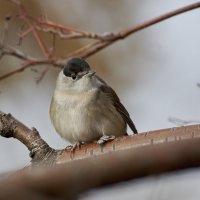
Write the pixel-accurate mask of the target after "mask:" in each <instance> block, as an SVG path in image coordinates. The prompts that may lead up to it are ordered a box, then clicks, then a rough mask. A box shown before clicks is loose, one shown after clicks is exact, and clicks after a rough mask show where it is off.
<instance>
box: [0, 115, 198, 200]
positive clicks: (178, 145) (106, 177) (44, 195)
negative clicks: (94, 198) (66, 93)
mask: <svg viewBox="0 0 200 200" xmlns="http://www.w3.org/2000/svg"><path fill="white" fill-rule="evenodd" d="M0 135H2V136H4V137H14V138H17V139H18V140H19V141H21V142H22V143H24V144H25V145H26V146H27V148H28V149H29V150H30V152H31V155H32V156H33V161H35V162H36V161H37V162H39V161H43V162H44V161H45V162H46V163H48V164H49V162H51V163H52V162H53V163H63V162H64V163H63V164H60V165H56V166H54V167H51V168H49V167H48V166H46V167H45V168H44V167H39V168H34V170H31V171H30V170H23V172H22V171H21V173H16V174H14V175H13V174H12V176H8V177H6V178H2V179H0V191H1V192H0V199H13V198H15V199H30V197H32V199H49V198H50V197H52V198H55V199H57V198H66V199H72V198H75V197H77V195H79V194H80V193H82V192H84V191H86V190H89V189H92V188H96V187H103V186H107V185H110V184H113V183H118V182H121V181H127V180H131V179H135V178H139V177H144V176H147V175H151V174H159V173H163V172H170V171H174V170H180V169H185V168H191V167H199V166H200V157H199V154H200V139H199V137H200V125H193V126H186V127H181V128H174V129H165V130H158V131H153V132H151V133H143V134H139V135H134V136H126V137H122V138H118V139H116V140H115V141H113V142H109V143H107V144H106V145H105V146H104V147H99V145H96V144H88V145H85V146H84V147H82V148H81V149H80V150H79V149H77V150H76V152H75V154H74V155H73V157H70V153H69V152H67V151H65V150H54V149H52V148H51V147H49V146H48V144H47V143H46V142H45V141H44V140H42V138H41V137H40V135H39V133H38V132H37V131H36V130H35V129H34V130H30V129H28V128H27V127H26V126H24V125H23V124H22V123H20V122H19V121H17V120H16V119H14V118H13V117H12V116H11V115H9V114H8V115H7V114H4V113H2V112H0ZM108 152H109V153H108ZM100 154H101V155H100ZM94 155H96V156H94ZM97 155H98V156H97ZM36 158H37V159H36ZM72 158H73V159H75V160H76V161H72V162H67V163H66V161H69V160H71V159H72ZM83 158H85V159H83ZM48 161H49V162H48ZM86 177H87V181H86V180H85V178H86ZM52 180H53V181H52Z"/></svg>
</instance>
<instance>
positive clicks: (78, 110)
mask: <svg viewBox="0 0 200 200" xmlns="http://www.w3.org/2000/svg"><path fill="white" fill-rule="evenodd" d="M100 102H101V103H100ZM50 115H51V120H52V123H53V125H54V127H55V129H56V131H57V132H58V133H59V134H60V135H61V137H63V138H64V139H66V140H68V141H69V142H71V143H75V142H81V141H82V142H92V141H95V140H98V139H99V138H100V137H101V136H103V135H115V136H121V135H124V134H125V132H126V124H125V122H124V120H123V119H122V117H121V115H120V114H119V113H118V112H117V111H116V109H115V108H114V106H112V105H111V102H110V101H109V99H107V98H105V96H102V95H101V94H99V93H98V92H97V89H93V90H91V91H88V92H85V93H84V94H81V96H80V95H79V94H76V95H74V94H73V95H72V94H66V93H65V94H63V93H57V94H55V95H54V98H53V99H52V103H51V110H50Z"/></svg>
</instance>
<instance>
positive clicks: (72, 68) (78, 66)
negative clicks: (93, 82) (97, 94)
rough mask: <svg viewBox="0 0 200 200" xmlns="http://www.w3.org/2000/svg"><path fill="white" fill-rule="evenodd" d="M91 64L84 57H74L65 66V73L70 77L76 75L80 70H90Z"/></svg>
mask: <svg viewBox="0 0 200 200" xmlns="http://www.w3.org/2000/svg"><path fill="white" fill-rule="evenodd" d="M89 70H90V66H89V64H88V63H87V62H86V61H85V60H83V59H82V58H72V59H70V60H69V61H68V62H67V63H66V64H65V66H64V69H63V74H64V75H65V76H68V77H73V76H76V75H77V74H78V73H79V72H84V71H89Z"/></svg>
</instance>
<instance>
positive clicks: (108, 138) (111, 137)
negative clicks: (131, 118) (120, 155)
mask: <svg viewBox="0 0 200 200" xmlns="http://www.w3.org/2000/svg"><path fill="white" fill-rule="evenodd" d="M114 139H115V136H114V135H103V136H102V137H100V139H99V140H98V141H97V144H100V145H102V144H104V143H106V142H108V141H112V140H114Z"/></svg>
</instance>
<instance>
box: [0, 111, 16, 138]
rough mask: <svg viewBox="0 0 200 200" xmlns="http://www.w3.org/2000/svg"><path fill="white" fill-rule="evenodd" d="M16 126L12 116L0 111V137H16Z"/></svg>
mask: <svg viewBox="0 0 200 200" xmlns="http://www.w3.org/2000/svg"><path fill="white" fill-rule="evenodd" d="M15 126H16V123H15V121H14V120H13V119H12V115H11V114H5V113H3V112H1V111H0V135H1V136H3V137H6V138H10V137H14V130H15Z"/></svg>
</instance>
